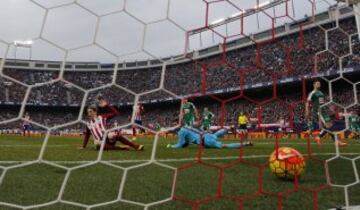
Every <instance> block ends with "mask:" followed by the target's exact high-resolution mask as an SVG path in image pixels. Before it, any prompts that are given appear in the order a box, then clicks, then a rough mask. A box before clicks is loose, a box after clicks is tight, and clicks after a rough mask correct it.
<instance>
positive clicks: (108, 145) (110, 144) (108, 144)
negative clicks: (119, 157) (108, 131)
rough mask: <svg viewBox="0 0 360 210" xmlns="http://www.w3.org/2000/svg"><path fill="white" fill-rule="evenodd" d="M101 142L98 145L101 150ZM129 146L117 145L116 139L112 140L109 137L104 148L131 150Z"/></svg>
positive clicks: (97, 147)
mask: <svg viewBox="0 0 360 210" xmlns="http://www.w3.org/2000/svg"><path fill="white" fill-rule="evenodd" d="M100 148H101V144H97V145H96V149H97V150H100ZM129 149H130V148H129V146H116V141H112V140H110V139H109V138H108V139H106V141H105V145H104V150H129Z"/></svg>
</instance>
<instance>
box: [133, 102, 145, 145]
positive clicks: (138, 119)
mask: <svg viewBox="0 0 360 210" xmlns="http://www.w3.org/2000/svg"><path fill="white" fill-rule="evenodd" d="M144 111H145V110H144V106H143V105H141V104H140V103H139V104H138V105H136V106H134V112H135V119H134V122H135V123H136V124H138V125H142V114H143V113H144ZM140 130H142V129H140ZM142 131H143V130H142ZM143 132H144V131H143ZM132 140H133V141H134V140H136V127H135V126H133V138H132Z"/></svg>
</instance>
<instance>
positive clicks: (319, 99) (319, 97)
mask: <svg viewBox="0 0 360 210" xmlns="http://www.w3.org/2000/svg"><path fill="white" fill-rule="evenodd" d="M307 100H308V101H309V102H312V112H316V113H318V112H319V111H320V106H321V105H323V104H324V103H325V95H324V93H323V92H321V91H320V90H313V91H311V93H310V94H309V96H308V98H307Z"/></svg>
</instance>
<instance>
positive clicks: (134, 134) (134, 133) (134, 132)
mask: <svg viewBox="0 0 360 210" xmlns="http://www.w3.org/2000/svg"><path fill="white" fill-rule="evenodd" d="M132 129H133V136H134V137H135V136H136V128H135V127H133V128H132Z"/></svg>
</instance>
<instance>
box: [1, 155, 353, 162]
mask: <svg viewBox="0 0 360 210" xmlns="http://www.w3.org/2000/svg"><path fill="white" fill-rule="evenodd" d="M341 154H342V155H360V153H341ZM312 155H314V156H327V155H336V153H331V152H329V153H313V154H312ZM265 157H269V155H247V156H243V158H244V159H255V158H265ZM201 159H202V160H234V159H239V156H225V157H203V158H201ZM195 160H197V158H178V159H157V160H156V161H158V162H186V161H195ZM148 161H150V160H149V159H141V160H102V161H101V162H109V163H140V162H148ZM26 162H29V161H27V160H22V161H16V160H15V161H0V164H21V163H26ZM49 162H52V163H58V164H65V163H67V164H85V163H91V162H94V161H87V160H84V161H71V160H70V161H49Z"/></svg>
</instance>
